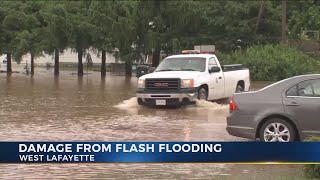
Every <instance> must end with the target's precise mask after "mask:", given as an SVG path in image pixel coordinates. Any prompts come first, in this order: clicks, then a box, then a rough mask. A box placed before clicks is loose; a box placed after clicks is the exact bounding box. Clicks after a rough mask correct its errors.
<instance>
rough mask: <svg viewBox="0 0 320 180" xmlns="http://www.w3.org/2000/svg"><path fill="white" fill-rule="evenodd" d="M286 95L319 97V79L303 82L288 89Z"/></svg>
mask: <svg viewBox="0 0 320 180" xmlns="http://www.w3.org/2000/svg"><path fill="white" fill-rule="evenodd" d="M286 95H287V96H306V97H320V79H313V80H307V81H303V82H301V83H299V84H297V85H295V86H293V87H291V88H290V89H288V90H287V92H286Z"/></svg>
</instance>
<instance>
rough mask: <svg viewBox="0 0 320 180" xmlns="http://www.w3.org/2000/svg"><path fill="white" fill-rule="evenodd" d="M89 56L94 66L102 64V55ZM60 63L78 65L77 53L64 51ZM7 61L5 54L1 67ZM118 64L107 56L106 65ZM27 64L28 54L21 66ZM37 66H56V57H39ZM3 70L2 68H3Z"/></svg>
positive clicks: (84, 59) (28, 60)
mask: <svg viewBox="0 0 320 180" xmlns="http://www.w3.org/2000/svg"><path fill="white" fill-rule="evenodd" d="M89 54H90V56H91V59H92V62H93V63H94V64H100V63H101V54H100V57H98V56H97V55H96V54H95V53H93V52H90V51H89ZM59 57H60V58H59V62H60V63H61V64H73V63H75V64H76V63H78V54H77V53H76V52H72V51H71V49H67V50H65V51H64V53H60V56H59ZM4 60H6V55H5V54H3V55H1V56H0V64H1V65H0V67H3V66H4V65H6V64H5V63H4V62H3V61H4ZM82 62H83V63H86V57H84V58H83V59H82ZM116 62H118V61H117V60H116V58H115V57H114V56H113V55H112V54H108V53H107V55H106V63H107V64H108V63H116ZM26 63H28V64H30V54H26V55H24V56H23V57H22V60H21V62H20V64H21V65H25V64H26ZM34 63H35V66H47V65H52V66H53V65H54V56H53V54H52V55H48V54H45V55H44V56H41V57H37V58H35V59H34ZM12 66H13V67H14V66H19V65H18V64H17V63H16V62H14V61H13V62H12ZM1 69H2V68H1Z"/></svg>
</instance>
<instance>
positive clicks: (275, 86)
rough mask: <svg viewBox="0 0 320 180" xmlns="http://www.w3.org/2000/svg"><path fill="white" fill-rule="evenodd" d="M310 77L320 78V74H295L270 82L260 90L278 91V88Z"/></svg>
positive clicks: (286, 86)
mask: <svg viewBox="0 0 320 180" xmlns="http://www.w3.org/2000/svg"><path fill="white" fill-rule="evenodd" d="M309 79H320V74H305V75H298V76H293V77H290V78H287V79H283V80H281V81H278V82H275V83H273V84H270V85H269V86H266V87H264V88H262V89H260V90H259V91H277V89H279V90H281V89H282V90H283V89H286V88H288V87H290V86H292V85H294V84H297V83H299V82H301V81H305V80H309Z"/></svg>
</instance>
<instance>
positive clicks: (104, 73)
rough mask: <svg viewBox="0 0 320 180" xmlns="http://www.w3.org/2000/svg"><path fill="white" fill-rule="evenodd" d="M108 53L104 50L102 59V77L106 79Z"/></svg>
mask: <svg viewBox="0 0 320 180" xmlns="http://www.w3.org/2000/svg"><path fill="white" fill-rule="evenodd" d="M106 53H107V52H106V51H105V50H102V58H101V77H106Z"/></svg>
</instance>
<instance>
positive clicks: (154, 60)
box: [152, 48, 160, 67]
mask: <svg viewBox="0 0 320 180" xmlns="http://www.w3.org/2000/svg"><path fill="white" fill-rule="evenodd" d="M159 62H160V48H156V49H155V50H154V52H153V54H152V67H157V66H158V65H159Z"/></svg>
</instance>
